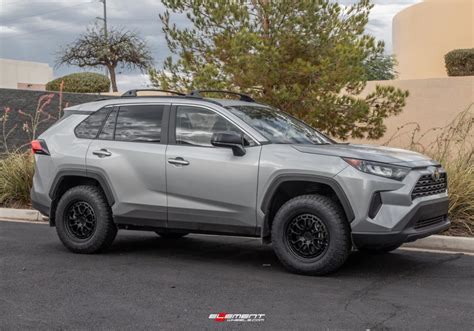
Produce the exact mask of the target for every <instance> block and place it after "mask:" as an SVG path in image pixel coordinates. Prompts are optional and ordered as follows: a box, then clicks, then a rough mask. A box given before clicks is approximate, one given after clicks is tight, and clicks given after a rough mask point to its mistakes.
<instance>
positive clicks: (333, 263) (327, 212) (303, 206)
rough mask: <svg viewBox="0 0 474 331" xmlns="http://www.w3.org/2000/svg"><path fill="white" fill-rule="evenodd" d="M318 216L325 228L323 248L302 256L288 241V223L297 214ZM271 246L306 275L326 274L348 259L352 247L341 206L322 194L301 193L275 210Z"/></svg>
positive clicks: (285, 263) (292, 268) (282, 259)
mask: <svg viewBox="0 0 474 331" xmlns="http://www.w3.org/2000/svg"><path fill="white" fill-rule="evenodd" d="M307 215H309V217H310V218H312V219H317V220H318V221H317V222H318V223H317V224H318V226H320V227H319V228H321V227H323V226H322V225H320V224H321V223H322V224H323V225H324V227H323V228H324V229H325V231H326V234H327V237H328V238H329V239H328V240H327V244H326V245H323V247H325V249H324V252H323V253H321V254H320V255H319V256H316V257H302V256H300V255H298V253H295V251H294V245H293V246H292V244H291V243H290V239H288V236H289V232H288V229H289V226H290V225H291V224H294V223H292V222H295V220H296V219H298V218H299V217H308V216H307ZM271 231H272V244H273V249H274V251H275V253H276V255H277V257H278V259H279V260H280V262H281V263H282V264H283V266H284V267H285V268H287V269H288V270H290V271H292V272H295V273H299V274H305V275H325V274H329V273H331V272H334V271H336V270H337V269H338V268H340V267H341V266H342V265H343V264H344V262H345V261H346V260H347V258H348V256H349V254H350V252H351V248H352V242H351V234H350V226H349V224H348V222H347V221H346V218H345V216H344V214H343V211H342V210H341V207H340V206H339V205H338V204H337V203H336V202H334V201H333V200H331V199H330V198H328V197H326V196H322V195H317V194H312V195H302V196H298V197H296V198H293V199H291V200H289V201H287V202H286V203H285V204H284V205H283V206H282V207H281V208H280V209H279V210H278V212H277V214H276V215H275V218H274V220H273V224H272V229H271Z"/></svg>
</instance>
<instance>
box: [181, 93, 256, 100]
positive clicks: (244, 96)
mask: <svg viewBox="0 0 474 331" xmlns="http://www.w3.org/2000/svg"><path fill="white" fill-rule="evenodd" d="M201 93H223V94H233V95H238V96H240V101H247V102H255V100H254V99H253V98H252V97H251V96H249V95H247V94H243V93H238V92H232V91H223V90H193V91H191V93H189V94H187V95H186V96H188V97H193V98H202V95H201Z"/></svg>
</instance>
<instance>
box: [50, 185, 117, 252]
mask: <svg viewBox="0 0 474 331" xmlns="http://www.w3.org/2000/svg"><path fill="white" fill-rule="evenodd" d="M56 231H57V233H58V236H59V239H60V240H61V241H62V243H63V244H64V246H66V247H67V248H68V249H69V250H71V251H72V252H75V253H96V252H99V251H101V250H104V249H106V248H108V247H109V246H110V245H111V244H112V242H113V241H114V239H115V236H116V235H117V227H116V225H115V223H114V221H113V219H112V211H111V210H110V207H109V205H108V203H107V200H106V198H105V196H104V194H103V193H102V191H101V190H100V189H99V188H98V187H95V186H88V185H82V186H76V187H73V188H71V189H69V190H68V191H66V193H64V195H63V196H62V197H61V199H60V200H59V203H58V206H57V209H56Z"/></svg>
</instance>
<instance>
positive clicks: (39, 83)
mask: <svg viewBox="0 0 474 331" xmlns="http://www.w3.org/2000/svg"><path fill="white" fill-rule="evenodd" d="M52 79H53V69H52V68H51V67H50V66H49V65H48V64H47V63H39V62H28V61H17V60H9V59H0V88H20V89H28V90H45V87H46V83H48V82H49V81H51V80H52Z"/></svg>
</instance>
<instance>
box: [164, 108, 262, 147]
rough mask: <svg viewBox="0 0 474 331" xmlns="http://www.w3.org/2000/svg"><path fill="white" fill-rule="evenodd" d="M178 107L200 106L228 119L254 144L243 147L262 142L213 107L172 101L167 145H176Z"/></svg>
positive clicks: (257, 144) (258, 144)
mask: <svg viewBox="0 0 474 331" xmlns="http://www.w3.org/2000/svg"><path fill="white" fill-rule="evenodd" d="M178 107H195V108H202V109H205V110H209V111H211V112H213V113H215V114H216V115H218V116H221V117H222V118H223V119H225V120H226V121H229V122H230V123H231V124H232V125H234V126H235V127H236V128H237V129H239V130H240V131H242V133H245V134H246V135H247V136H248V137H249V138H250V139H252V140H253V142H254V143H255V145H253V146H246V147H245V148H251V147H255V146H260V145H262V143H261V142H260V141H258V140H257V139H256V138H255V137H254V136H253V135H252V134H251V133H249V132H248V131H246V130H244V129H243V128H242V127H241V126H240V125H238V124H237V123H235V122H234V121H233V120H231V119H230V118H228V117H227V116H225V115H223V114H221V113H219V112H217V111H216V110H215V109H212V108H210V107H207V106H205V105H200V104H188V103H173V104H171V111H170V112H169V125H168V145H178V144H177V143H176V115H177V112H178ZM178 146H187V147H199V148H212V147H206V146H197V145H178Z"/></svg>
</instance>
